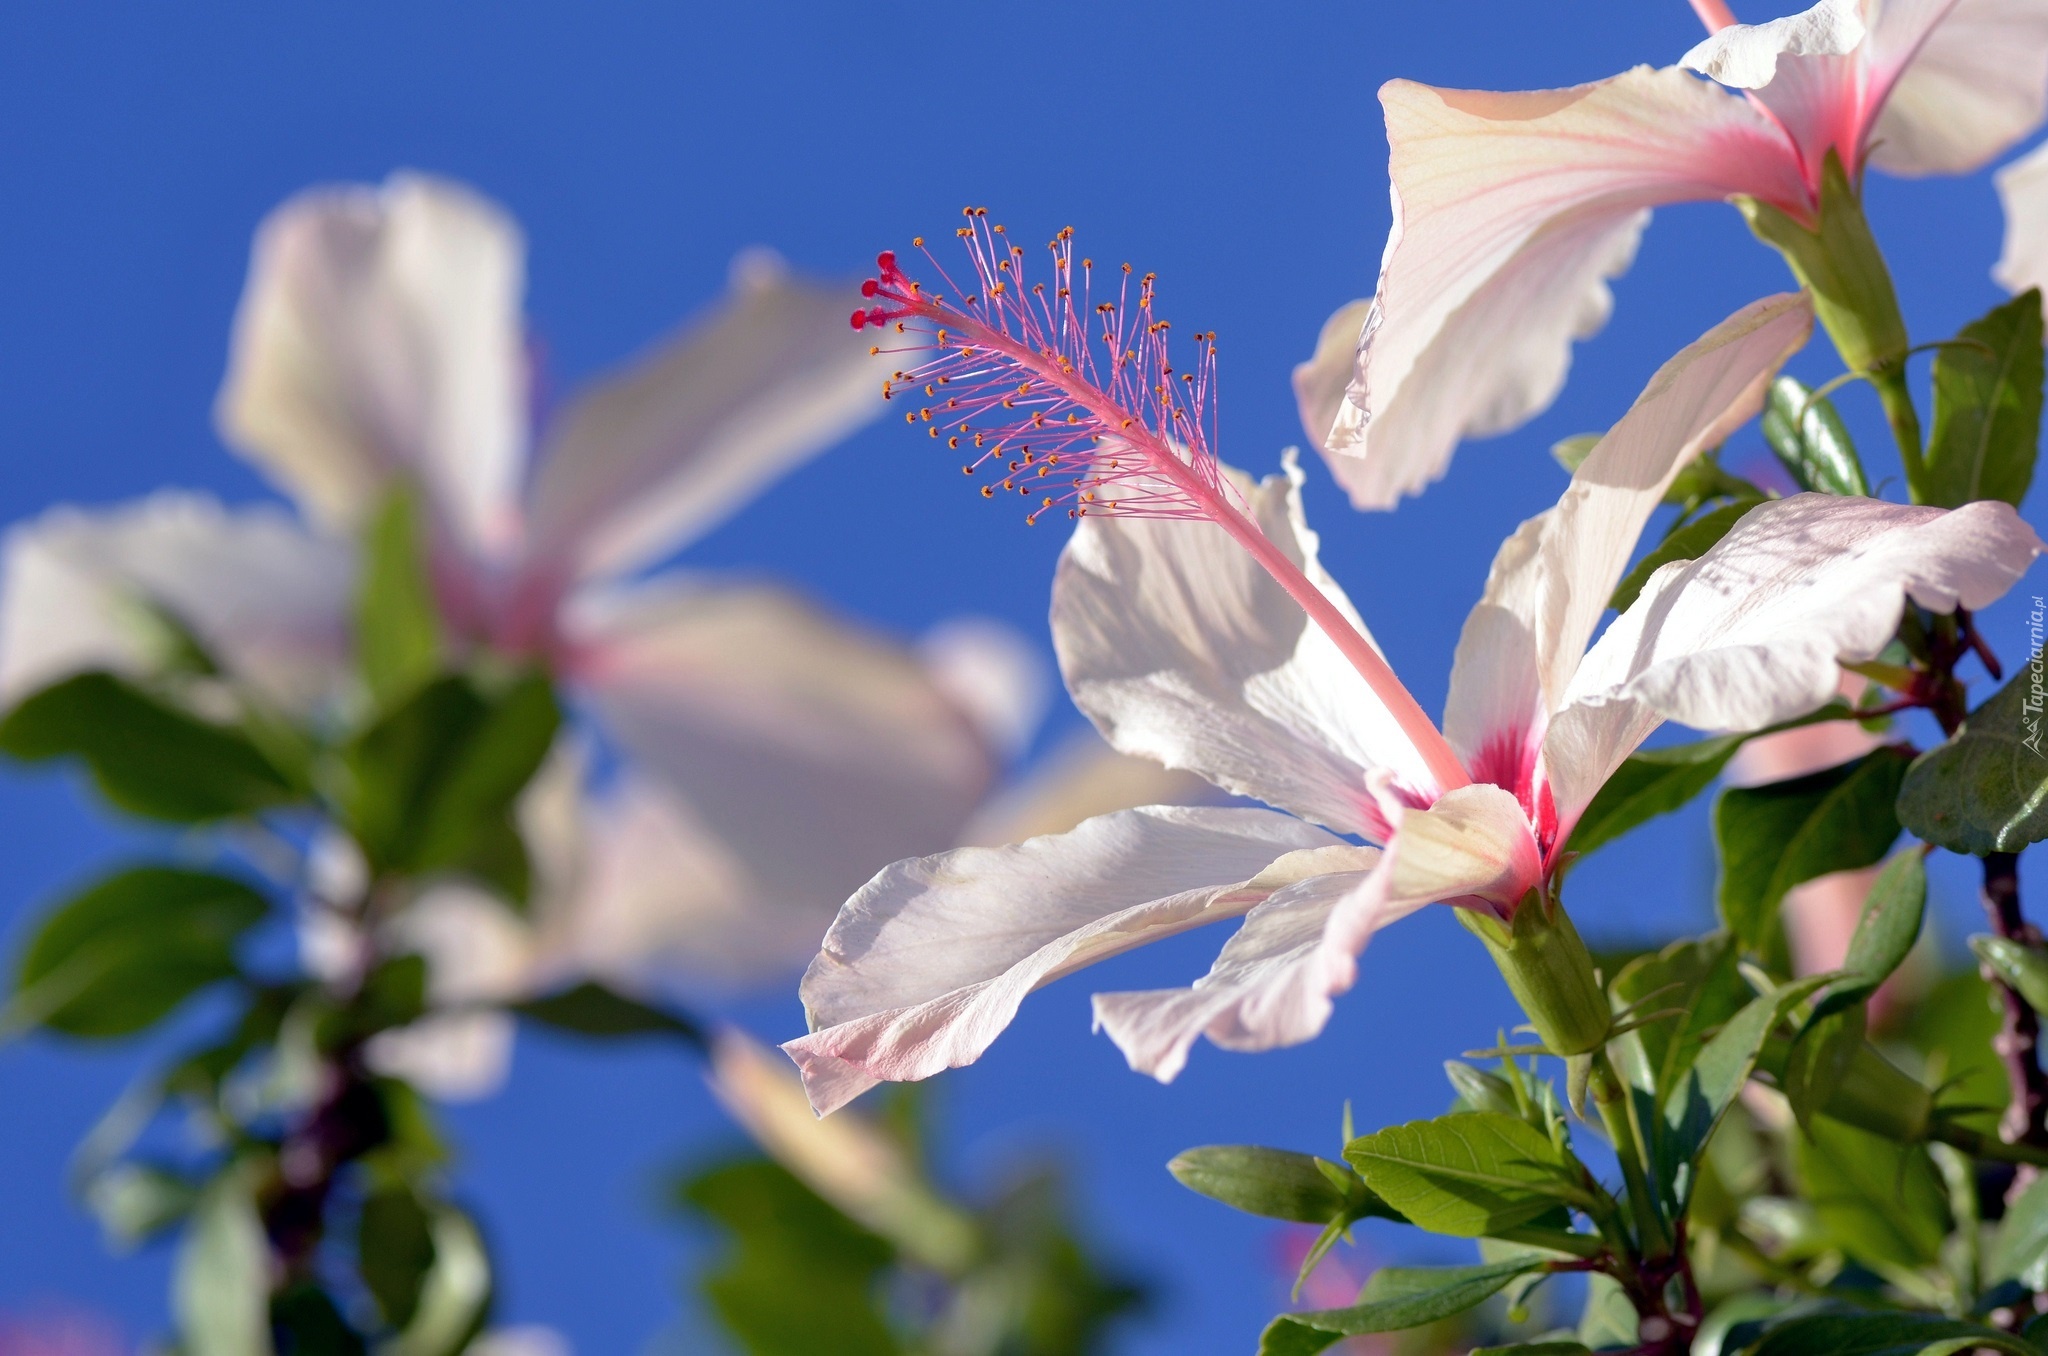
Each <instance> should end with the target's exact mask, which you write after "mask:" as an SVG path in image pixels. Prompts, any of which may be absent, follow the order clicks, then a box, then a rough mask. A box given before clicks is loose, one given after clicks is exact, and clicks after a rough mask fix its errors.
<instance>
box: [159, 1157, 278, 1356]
mask: <svg viewBox="0 0 2048 1356" xmlns="http://www.w3.org/2000/svg"><path fill="white" fill-rule="evenodd" d="M249 1177H250V1165H248V1164H239V1165H236V1166H232V1167H230V1168H229V1169H228V1170H227V1171H226V1172H224V1173H222V1174H221V1175H220V1176H219V1177H216V1178H215V1179H214V1180H213V1182H212V1183H211V1184H209V1185H208V1186H207V1188H206V1189H205V1190H204V1191H203V1192H201V1193H200V1196H199V1203H198V1205H197V1206H196V1207H194V1209H193V1211H192V1224H191V1227H190V1228H188V1229H187V1230H186V1231H185V1236H184V1238H183V1239H182V1240H181V1241H180V1244H179V1247H178V1258H177V1262H176V1264H175V1268H174V1271H173V1275H172V1278H171V1309H172V1312H173V1313H174V1314H175V1315H176V1316H177V1321H178V1335H179V1338H180V1339H181V1345H182V1346H183V1347H184V1348H185V1350H187V1351H191V1352H202V1351H203V1352H205V1353H206V1356H271V1344H270V1274H269V1272H270V1245H269V1243H268V1242H267V1241H266V1240H265V1238H264V1236H263V1222H262V1220H261V1219H259V1218H258V1217H257V1214H256V1202H255V1199H254V1198H253V1196H252V1195H251V1193H250V1189H249Z"/></svg>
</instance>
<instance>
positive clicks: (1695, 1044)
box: [1608, 932, 1752, 1123]
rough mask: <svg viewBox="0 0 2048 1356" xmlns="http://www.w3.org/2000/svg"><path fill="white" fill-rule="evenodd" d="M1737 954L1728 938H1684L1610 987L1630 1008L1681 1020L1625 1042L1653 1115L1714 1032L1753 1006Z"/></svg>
mask: <svg viewBox="0 0 2048 1356" xmlns="http://www.w3.org/2000/svg"><path fill="white" fill-rule="evenodd" d="M1736 960H1737V956H1736V948H1735V945H1734V942H1733V941H1732V940H1731V939H1730V938H1729V936H1728V934H1727V933H1725V932H1716V933H1712V934H1710V935H1708V936H1705V937H1690V938H1683V939H1681V940H1679V941H1676V942H1673V943H1671V944H1670V945H1669V946H1667V947H1665V948H1664V949H1663V950H1662V951H1659V952H1656V953H1655V954H1653V955H1648V956H1641V957H1638V958H1637V959H1635V960H1633V961H1631V962H1629V963H1628V965H1626V966H1625V967H1623V969H1622V971H1621V973H1619V974H1617V975H1616V976H1615V977H1614V982H1613V983H1612V984H1611V985H1609V986H1608V987H1609V991H1610V992H1611V993H1612V995H1613V997H1614V999H1615V1001H1616V1003H1617V1004H1618V1005H1619V1006H1622V1007H1629V1006H1633V1005H1635V1004H1638V1003H1641V1004H1646V1005H1648V1006H1649V1007H1650V1008H1652V1009H1654V1010H1659V1011H1662V1010H1671V1011H1672V1012H1673V1013H1674V1014H1675V1015H1673V1016H1671V1017H1667V1018H1663V1019H1660V1020H1658V1021H1655V1022H1649V1023H1646V1024H1645V1025H1643V1026H1640V1027H1637V1028H1636V1029H1635V1030H1634V1031H1631V1032H1628V1033H1627V1034H1625V1035H1623V1036H1621V1037H1619V1038H1617V1040H1616V1041H1615V1043H1614V1047H1613V1048H1614V1052H1615V1056H1616V1058H1617V1059H1618V1061H1619V1062H1620V1065H1621V1071H1622V1073H1623V1075H1624V1076H1625V1077H1626V1078H1627V1079H1628V1081H1629V1084H1630V1085H1631V1086H1632V1087H1633V1088H1635V1089H1636V1090H1637V1091H1638V1092H1641V1093H1645V1094H1649V1095H1650V1097H1651V1101H1650V1105H1649V1108H1648V1109H1649V1111H1650V1113H1651V1114H1649V1115H1647V1116H1643V1117H1641V1119H1642V1120H1644V1121H1645V1122H1646V1123H1648V1122H1654V1121H1655V1119H1656V1117H1655V1114H1654V1113H1655V1108H1656V1107H1657V1106H1659V1105H1661V1104H1662V1102H1663V1099H1664V1096H1665V1094H1667V1093H1668V1092H1670V1090H1671V1089H1672V1088H1675V1087H1677V1086H1678V1082H1679V1079H1681V1078H1682V1077H1683V1076H1684V1075H1685V1071H1686V1070H1688V1069H1690V1068H1691V1067H1692V1063H1693V1061H1694V1060H1695V1059H1697V1058H1698V1057H1699V1052H1700V1050H1701V1048H1702V1047H1703V1046H1705V1045H1706V1043H1707V1037H1708V1036H1709V1034H1710V1033H1712V1032H1714V1031H1716V1030H1718V1029H1719V1028H1721V1027H1722V1026H1723V1025H1725V1024H1726V1023H1727V1021H1728V1019H1729V1018H1731V1017H1733V1016H1734V1015H1735V1014H1736V1013H1738V1012H1740V1011H1742V1009H1743V1007H1744V1006H1745V1005H1746V1004H1747V1003H1748V1002H1749V1001H1750V998H1751V996H1752V995H1751V994H1750V991H1749V986H1748V985H1746V984H1744V983H1743V982H1742V976H1741V974H1740V973H1738V971H1737V970H1736Z"/></svg>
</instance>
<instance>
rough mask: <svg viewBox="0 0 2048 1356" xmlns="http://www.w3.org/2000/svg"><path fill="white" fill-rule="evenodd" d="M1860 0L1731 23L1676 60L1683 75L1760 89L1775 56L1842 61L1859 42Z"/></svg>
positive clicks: (1773, 69) (1774, 67) (1825, 2)
mask: <svg viewBox="0 0 2048 1356" xmlns="http://www.w3.org/2000/svg"><path fill="white" fill-rule="evenodd" d="M1865 32H1866V30H1865V29H1864V26H1863V7H1862V4H1861V0H1820V3H1819V4H1817V5H1815V6H1814V7H1813V8H1812V9H1809V10H1806V11H1805V12H1803V13H1800V14H1792V15H1787V16H1786V17H1785V18H1782V19H1772V20H1771V21H1769V22H1768V23H1761V24H1731V25H1730V26H1729V27H1727V28H1723V29H1721V30H1719V31H1718V32H1716V33H1714V34H1713V35H1711V36H1710V37H1708V38H1706V39H1705V40H1704V41H1702V42H1701V43H1699V45H1697V46H1696V47H1694V48H1693V49H1692V50H1691V51H1690V52H1687V53H1686V54H1685V55H1684V56H1683V57H1681V58H1680V59H1679V62H1678V64H1679V65H1681V66H1683V67H1685V68H1686V69H1687V70H1691V71H1698V72H1699V73H1700V74H1701V75H1704V76H1706V77H1708V78H1709V79H1712V80H1716V81H1719V82H1720V83H1721V84H1724V85H1731V86H1733V87H1734V88H1736V89H1761V88H1763V87H1764V86H1765V85H1768V84H1770V83H1771V78H1772V77H1773V76H1775V75H1776V74H1777V73H1778V58H1779V57H1781V56H1843V55H1846V54H1848V53H1850V52H1853V51H1855V50H1856V46H1857V44H1858V43H1860V42H1862V41H1863V38H1864V35H1865Z"/></svg>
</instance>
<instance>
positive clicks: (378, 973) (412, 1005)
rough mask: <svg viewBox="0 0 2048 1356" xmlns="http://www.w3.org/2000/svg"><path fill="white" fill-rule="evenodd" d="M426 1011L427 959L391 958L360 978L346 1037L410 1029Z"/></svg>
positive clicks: (357, 1037) (359, 1036)
mask: <svg viewBox="0 0 2048 1356" xmlns="http://www.w3.org/2000/svg"><path fill="white" fill-rule="evenodd" d="M426 1012H427V958H426V957H425V956H412V955H408V956H393V957H392V958H391V959H390V960H387V961H382V962H380V963H379V964H378V965H377V967H376V968H375V969H374V970H372V971H370V973H369V974H368V975H367V976H365V977H364V979H363V987H362V991H361V992H360V993H359V994H357V995H356V1001H355V1002H354V1003H353V1004H352V1005H351V1008H350V1012H349V1035H350V1037H352V1038H354V1039H358V1040H359V1039H362V1038H364V1037H367V1036H373V1035H375V1034H376V1033H377V1032H379V1031H389V1030H390V1029H391V1028H393V1027H399V1026H410V1025H412V1024H413V1023H414V1022H417V1021H418V1020H419V1019H420V1018H421V1017H424V1016H425V1015H426Z"/></svg>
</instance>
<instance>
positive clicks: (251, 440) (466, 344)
mask: <svg viewBox="0 0 2048 1356" xmlns="http://www.w3.org/2000/svg"><path fill="white" fill-rule="evenodd" d="M523 269H524V246H523V244H522V242H521V240H520V236H519V230H518V227H517V226H516V225H514V224H513V222H512V221H511V219H510V218H508V217H507V216H506V215H505V214H504V213H503V212H502V211H500V210H499V209H498V208H497V207H496V206H494V205H493V204H491V203H489V202H487V201H485V200H484V199H483V198H481V197H479V196H477V195H476V194H475V193H472V192H471V191H469V190H468V189H466V188H462V187H460V186H458V185H455V184H453V183H449V182H447V181H445V180H439V179H432V178H428V177H425V176H423V175H416V174H400V175H394V176H393V177H392V178H390V179H389V180H387V181H386V182H385V183H384V185H383V186H382V187H380V188H370V187H364V186H351V187H343V188H324V189H315V190H313V191H310V192H307V193H302V194H300V195H299V196H298V197H295V198H293V199H292V200H291V201H289V202H287V203H286V204H285V205H284V206H282V207H280V208H278V209H277V210H276V211H275V212H273V213H271V214H270V216H269V217H268V218H266V219H265V221H264V223H263V225H262V227H261V229H259V230H258V232H257V234H256V247H255V252H254V255H253V257H252V259H251V261H250V266H249V282H248V286H247V287H246V289H245V290H244V292H243V294H242V302H241V307H240V309H239V310H238V311H237V313H236V316H235V329H234V341H233V346H232V349H231V351H230V354H229V362H228V376H227V382H226V385H225V386H224V387H223V388H222V390H221V393H220V402H219V408H218V417H219V420H220V425H221V431H222V436H223V437H225V438H226V439H227V441H228V442H229V443H230V444H232V445H233V446H234V447H235V448H236V449H238V450H239V451H241V452H243V453H244V454H245V455H247V456H249V457H250V458H252V459H253V460H255V461H256V462H257V463H258V464H259V465H260V466H261V467H262V468H263V469H264V470H265V471H266V472H268V473H269V474H270V475H271V476H272V477H273V478H275V479H276V480H277V482H278V483H279V484H280V486H281V487H282V488H284V489H285V490H286V491H287V492H289V493H290V494H292V495H294V496H295V497H296V498H297V499H298V500H299V502H300V503H301V504H302V505H303V506H304V507H305V508H306V509H307V510H308V511H309V512H310V513H312V514H313V515H314V516H315V517H316V518H318V519H319V520H320V521H321V522H322V523H324V524H326V525H327V526H329V527H332V528H336V529H341V530H346V529H348V528H351V527H353V526H354V525H355V524H356V523H358V522H360V521H361V520H362V518H363V517H364V515H365V514H367V513H368V512H369V511H370V510H371V509H372V508H374V506H375V504H376V502H377V500H378V498H379V496H380V494H381V493H382V490H383V487H384V485H385V484H386V482H387V481H388V480H389V479H390V478H391V477H392V476H393V475H397V474H410V475H413V476H416V477H418V478H419V480H420V481H421V482H422V483H423V484H424V486H425V488H426V490H427V493H428V494H429V496H430V497H431V499H432V501H433V507H434V508H435V509H436V510H437V512H438V514H439V516H440V517H441V518H442V519H443V521H444V524H445V526H446V527H448V528H449V529H450V530H452V531H453V532H454V533H455V534H456V538H457V540H458V541H459V542H460V543H462V544H463V545H465V546H467V547H470V548H472V549H485V550H497V549H502V548H503V547H505V546H506V545H508V544H509V542H510V540H511V538H512V537H513V536H514V535H515V534H516V531H517V527H518V524H517V519H516V505H515V502H514V495H515V493H516V491H517V488H518V484H519V479H520V476H521V473H522V469H523V468H522V460H523V457H524V455H525V437H526V364H525V356H524V353H523V348H522V337H521V332H520V315H519V308H520V289H521V286H522V278H523Z"/></svg>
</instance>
